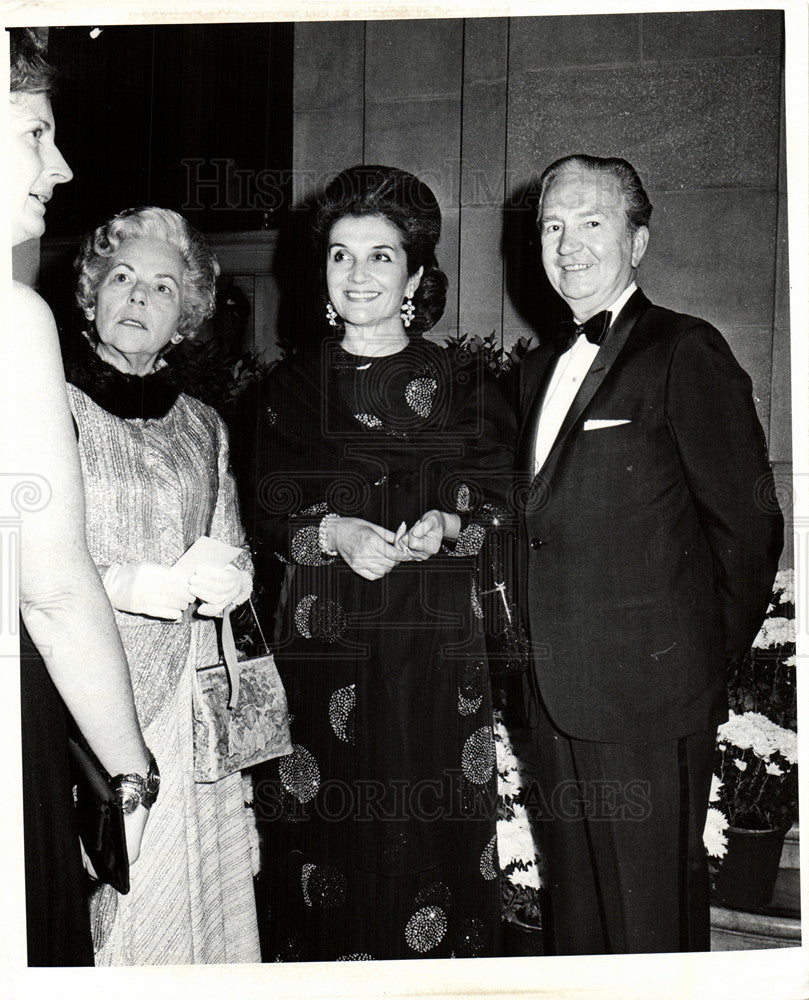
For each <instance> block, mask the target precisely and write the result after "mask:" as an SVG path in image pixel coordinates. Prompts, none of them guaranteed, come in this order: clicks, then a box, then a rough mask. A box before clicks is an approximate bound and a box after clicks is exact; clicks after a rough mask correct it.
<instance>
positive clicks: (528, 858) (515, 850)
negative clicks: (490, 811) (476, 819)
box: [497, 803, 536, 868]
mask: <svg viewBox="0 0 809 1000" xmlns="http://www.w3.org/2000/svg"><path fill="white" fill-rule="evenodd" d="M497 856H498V858H499V859H500V867H501V868H506V867H507V866H508V865H510V864H512V863H513V862H515V861H521V862H524V863H529V862H532V861H533V860H534V858H535V857H536V848H535V846H534V838H533V835H532V834H531V826H530V824H529V822H528V813H527V812H526V811H525V806H521V805H519V803H518V804H517V805H515V806H514V816H513V817H512V818H511V819H508V820H503V819H500V820H498V821H497Z"/></svg>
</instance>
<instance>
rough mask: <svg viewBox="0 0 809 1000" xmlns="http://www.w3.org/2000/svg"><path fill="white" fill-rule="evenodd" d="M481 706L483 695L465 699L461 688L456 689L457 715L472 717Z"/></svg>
mask: <svg viewBox="0 0 809 1000" xmlns="http://www.w3.org/2000/svg"><path fill="white" fill-rule="evenodd" d="M482 704H483V695H482V694H479V695H478V696H477V697H476V698H465V697H464V695H463V691H462V690H461V688H458V715H464V716H466V715H474V713H475V712H477V710H478V709H479V708H480V706H481V705H482Z"/></svg>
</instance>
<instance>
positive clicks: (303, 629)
mask: <svg viewBox="0 0 809 1000" xmlns="http://www.w3.org/2000/svg"><path fill="white" fill-rule="evenodd" d="M316 600H317V594H307V595H306V597H302V598H301V599H300V600H299V601H298V603H297V605H296V607H295V628H296V629H297V630H298V632H299V633H300V634H301V635H302V636H303V637H304V639H311V638H312V633H311V631H310V629H309V613H310V612H311V610H312V605H313V604H314V603H315V601H316Z"/></svg>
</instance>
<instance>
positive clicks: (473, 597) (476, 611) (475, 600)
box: [298, 580, 483, 619]
mask: <svg viewBox="0 0 809 1000" xmlns="http://www.w3.org/2000/svg"><path fill="white" fill-rule="evenodd" d="M469 599H470V601H471V603H472V614H473V615H474V616H475V618H481V619H482V618H483V608H482V606H481V603H480V598H479V597H478V585H477V584H476V583H475V581H474V580H473V581H472V592H471V593H470V595H469ZM298 607H300V605H298Z"/></svg>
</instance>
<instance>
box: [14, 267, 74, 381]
mask: <svg viewBox="0 0 809 1000" xmlns="http://www.w3.org/2000/svg"><path fill="white" fill-rule="evenodd" d="M10 300H11V301H10V303H9V305H10V309H9V312H8V320H9V329H8V337H6V338H5V342H6V349H7V350H8V351H9V352H11V357H10V358H8V361H9V364H10V366H11V367H12V368H16V369H18V370H20V369H24V370H28V369H34V370H39V371H42V370H51V369H58V370H61V353H60V350H59V337H58V334H57V332H56V322H55V321H54V318H53V313H52V312H51V310H50V307H49V306H48V304H47V302H45V300H44V299H42V298H41V297H40V296H39V295H37V293H36V292H35V291H34V290H33V289H31V288H29V287H28V286H27V285H22V284H19V283H18V282H16V281H15V282H13V283H12V290H11V296H10Z"/></svg>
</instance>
